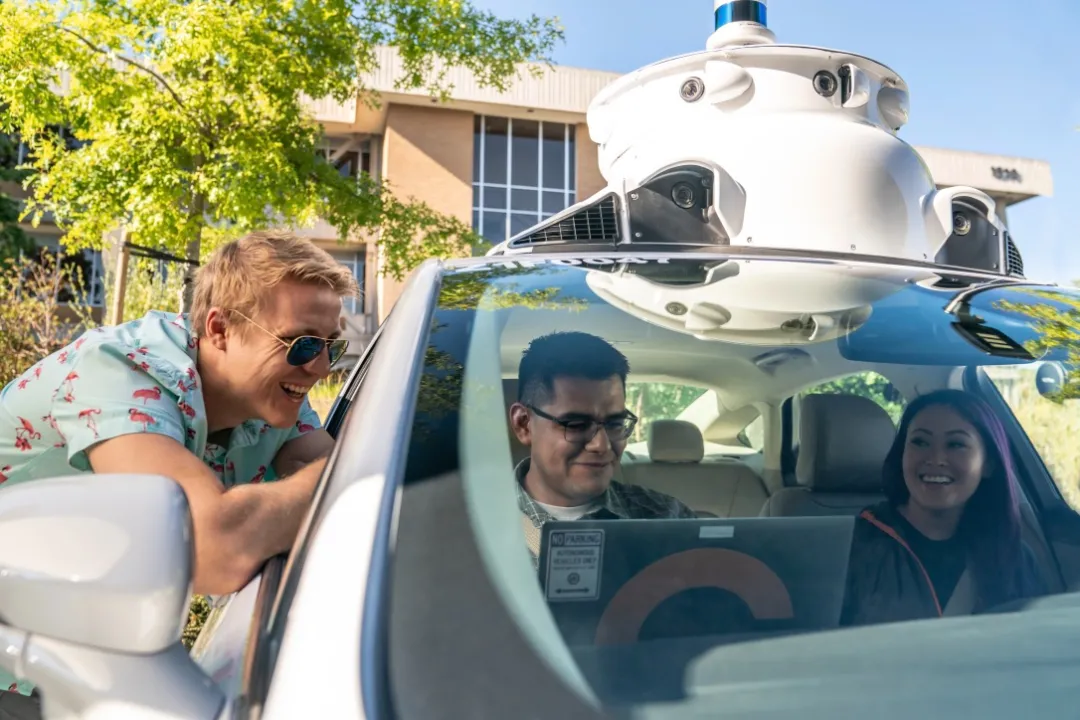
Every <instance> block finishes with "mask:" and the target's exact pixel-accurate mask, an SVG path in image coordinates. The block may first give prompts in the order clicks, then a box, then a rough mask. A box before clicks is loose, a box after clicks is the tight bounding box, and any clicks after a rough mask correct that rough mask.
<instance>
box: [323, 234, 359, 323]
mask: <svg viewBox="0 0 1080 720" xmlns="http://www.w3.org/2000/svg"><path fill="white" fill-rule="evenodd" d="M330 254H331V255H332V256H333V258H334V259H335V260H337V261H338V262H339V263H341V264H342V265H344V266H345V267H347V268H349V272H351V273H352V274H353V277H354V278H356V284H357V285H359V286H360V297H358V298H348V299H346V300H344V301H343V303H344V308H345V312H347V313H349V314H350V315H363V313H364V300H363V298H364V261H365V256H366V252H365V251H364V250H359V251H356V252H346V251H341V250H332V251H331V252H330Z"/></svg>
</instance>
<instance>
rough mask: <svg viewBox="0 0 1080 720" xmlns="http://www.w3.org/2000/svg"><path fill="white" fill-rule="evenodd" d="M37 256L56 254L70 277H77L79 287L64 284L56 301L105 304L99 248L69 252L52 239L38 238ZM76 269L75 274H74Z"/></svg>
mask: <svg viewBox="0 0 1080 720" xmlns="http://www.w3.org/2000/svg"><path fill="white" fill-rule="evenodd" d="M37 242H38V249H37V252H38V255H37V257H38V258H42V257H43V256H44V254H45V253H51V254H53V255H58V256H59V258H60V264H61V265H62V266H63V267H64V268H66V269H67V270H68V271H69V272H71V273H72V275H71V277H73V278H74V277H78V278H79V280H80V284H81V287H80V288H75V287H70V286H68V285H65V286H63V287H61V288H60V289H59V293H58V295H57V301H58V302H60V303H64V304H68V303H73V302H83V303H85V304H86V305H89V306H90V307H104V305H105V265H104V262H103V260H102V257H101V252H100V251H99V250H81V251H77V252H74V253H69V252H67V251H65V250H61V249H60V246H59V245H58V244H57V242H56V241H55V240H53V239H51V238H50V239H48V240H41V239H38V240H37ZM76 271H77V274H76Z"/></svg>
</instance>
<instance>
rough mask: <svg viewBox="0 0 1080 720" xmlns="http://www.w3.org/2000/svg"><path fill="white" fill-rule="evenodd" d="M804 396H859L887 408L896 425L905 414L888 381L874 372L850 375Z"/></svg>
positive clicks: (814, 388) (822, 385)
mask: <svg viewBox="0 0 1080 720" xmlns="http://www.w3.org/2000/svg"><path fill="white" fill-rule="evenodd" d="M803 394H804V395H828V394H841V395H858V396H860V397H864V398H868V399H870V400H873V401H874V402H875V403H877V404H878V405H880V406H881V407H883V408H885V410H886V412H888V413H889V416H890V417H892V419H893V422H894V423H899V422H900V416H901V415H903V414H904V404H903V402H901V400H900V397H899V395H898V393H897V392H896V391H895V390H894V389H893V387H892V385H891V384H890V383H889V381H888V380H886V379H885V378H883V377H882V376H881V375H878V374H877V373H874V372H865V373H859V374H857V375H848V376H847V377H842V378H839V379H836V380H830V381H829V382H826V383H822V384H821V385H816V386H814V387H812V388H810V389H809V390H805V391H804V392H803Z"/></svg>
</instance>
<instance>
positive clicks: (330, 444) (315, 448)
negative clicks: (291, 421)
mask: <svg viewBox="0 0 1080 720" xmlns="http://www.w3.org/2000/svg"><path fill="white" fill-rule="evenodd" d="M333 450H334V438H332V437H331V436H330V433H328V432H326V431H325V430H323V429H322V428H319V429H318V430H313V431H311V432H309V433H304V434H303V435H301V436H300V437H298V438H293V439H292V440H290V441H289V442H287V443H285V444H284V445H282V446H281V449H280V450H278V454H277V457H275V458H274V472H276V473H277V474H278V477H285V476H286V475H292V474H293V473H294V472H297V471H299V470H300V469H301V468H303V467H305V466H307V465H310V464H311V463H313V462H315V461H316V460H318V459H319V458H324V457H328V456H329V455H330V453H331V452H332V451H333Z"/></svg>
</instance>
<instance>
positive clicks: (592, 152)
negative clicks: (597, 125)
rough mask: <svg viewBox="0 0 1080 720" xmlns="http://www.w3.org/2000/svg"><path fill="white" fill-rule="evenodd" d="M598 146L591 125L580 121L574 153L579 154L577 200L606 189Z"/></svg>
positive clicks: (577, 161) (577, 160)
mask: <svg viewBox="0 0 1080 720" xmlns="http://www.w3.org/2000/svg"><path fill="white" fill-rule="evenodd" d="M597 152H598V148H597V145H596V143H594V142H593V141H592V138H590V137H589V126H588V125H586V124H585V123H578V125H577V128H576V129H575V130H574V154H575V155H576V156H577V157H576V158H575V161H576V163H577V188H576V189H577V202H581V201H582V200H584V199H585V198H587V197H589V196H590V195H594V194H596V193H598V192H600V191H601V190H603V189H604V186H605V185H607V182H606V181H605V180H604V176H603V175H601V174H600V163H599V161H598V158H597Z"/></svg>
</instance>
